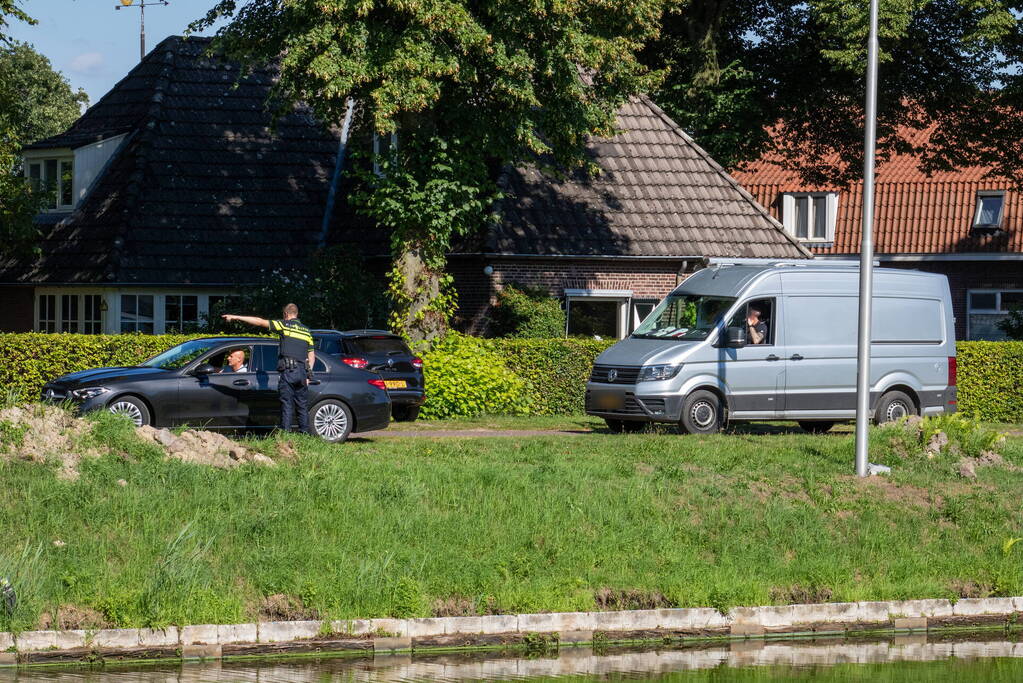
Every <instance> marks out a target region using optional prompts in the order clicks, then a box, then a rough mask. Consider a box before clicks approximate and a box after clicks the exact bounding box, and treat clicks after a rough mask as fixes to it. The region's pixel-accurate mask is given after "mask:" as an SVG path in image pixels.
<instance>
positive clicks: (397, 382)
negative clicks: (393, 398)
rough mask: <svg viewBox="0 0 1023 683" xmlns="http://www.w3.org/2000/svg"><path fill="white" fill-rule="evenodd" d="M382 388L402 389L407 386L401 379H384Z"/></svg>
mask: <svg viewBox="0 0 1023 683" xmlns="http://www.w3.org/2000/svg"><path fill="white" fill-rule="evenodd" d="M384 386H385V387H387V388H388V389H404V388H406V387H407V386H408V382H406V381H405V380H403V379H385V380H384Z"/></svg>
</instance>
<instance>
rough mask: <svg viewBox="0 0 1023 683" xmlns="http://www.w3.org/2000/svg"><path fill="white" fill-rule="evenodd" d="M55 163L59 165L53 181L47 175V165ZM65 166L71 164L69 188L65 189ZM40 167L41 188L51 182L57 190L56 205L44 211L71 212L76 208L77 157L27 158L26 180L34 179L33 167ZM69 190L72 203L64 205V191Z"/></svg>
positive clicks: (59, 155) (63, 155)
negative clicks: (63, 169)
mask: <svg viewBox="0 0 1023 683" xmlns="http://www.w3.org/2000/svg"><path fill="white" fill-rule="evenodd" d="M49 161H53V162H55V163H56V164H57V166H56V168H57V177H56V179H51V178H49V177H48V174H47V173H46V163H47V162H49ZM63 164H71V177H70V178H69V179H68V186H67V188H65V187H64V177H63V174H62V173H61V166H62V165H63ZM33 166H39V183H40V185H41V186H45V185H48V184H49V183H50V182H51V181H53V182H55V185H54V188H55V189H56V192H57V194H56V197H55V198H54V204H53V205H52V206H50V205H47V206H46V208H44V209H43V211H45V212H58V211H71V210H72V209H74V208H75V187H74V185H75V156H74V154H58V155H53V154H51V155H48V156H26V157H25V161H24V170H23V172H24V174H25V178H27V179H29V180H31V179H32V167H33ZM65 189H67V191H68V193H69V194H70V195H71V203H70V204H66V203H64V201H63V199H64V190H65Z"/></svg>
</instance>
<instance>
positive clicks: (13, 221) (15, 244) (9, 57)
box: [0, 7, 89, 252]
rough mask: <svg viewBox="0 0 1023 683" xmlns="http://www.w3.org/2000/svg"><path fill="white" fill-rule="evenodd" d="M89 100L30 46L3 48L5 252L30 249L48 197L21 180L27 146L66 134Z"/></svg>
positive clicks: (1, 225) (0, 174)
mask: <svg viewBox="0 0 1023 683" xmlns="http://www.w3.org/2000/svg"><path fill="white" fill-rule="evenodd" d="M6 9H7V8H6V7H0V10H2V11H6ZM0 28H2V26H0ZM88 102H89V98H88V96H87V95H86V94H85V91H84V90H81V89H79V90H78V91H77V92H74V91H73V90H72V89H71V85H70V84H69V83H68V81H67V79H66V78H64V76H63V74H61V73H60V72H58V71H54V70H53V67H52V65H51V64H50V60H49V59H47V58H46V57H44V56H43V55H41V54H39V53H38V52H36V51H35V50H34V49H33V48H32V46H31V45H28V44H26V43H19V42H17V41H11V42H8V43H7V44H5V45H0V252H10V251H17V250H21V249H24V248H26V247H27V246H30V244H31V241H32V239H33V237H34V236H35V229H34V228H33V226H32V217H33V216H35V215H36V214H37V213H38V212H39V210H40V209H41V208H42V206H43V203H44V200H45V199H46V197H45V196H44V194H43V192H42V191H36V190H35V189H33V188H32V187H30V186H29V185H28V183H26V182H25V180H24V178H23V176H22V173H21V163H20V159H21V149H22V147H24V146H25V145H26V144H29V143H32V142H35V141H37V140H40V139H43V138H46V137H49V136H51V135H56V134H57V133H60V132H63V131H64V130H66V129H67V128H68V127H69V126H70V125H71V124H72V123H74V121H75V120H76V119H77V118H78V116H79V115H80V113H81V107H82V105H86V104H88Z"/></svg>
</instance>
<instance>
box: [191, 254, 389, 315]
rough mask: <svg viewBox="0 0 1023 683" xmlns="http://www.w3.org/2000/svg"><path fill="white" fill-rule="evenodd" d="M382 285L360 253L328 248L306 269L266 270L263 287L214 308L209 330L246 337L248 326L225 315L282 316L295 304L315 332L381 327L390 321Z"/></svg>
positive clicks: (252, 289)
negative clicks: (222, 316) (287, 306)
mask: <svg viewBox="0 0 1023 683" xmlns="http://www.w3.org/2000/svg"><path fill="white" fill-rule="evenodd" d="M382 284H383V283H382V281H381V278H380V277H378V276H374V275H373V274H372V273H371V272H370V271H369V270H368V269H367V267H366V264H365V263H364V262H363V260H362V258H361V257H359V255H358V254H353V253H350V252H345V251H342V250H341V249H338V248H331V249H325V250H323V251H321V252H318V253H316V254H314V255H313V258H312V259H311V260H310V263H309V268H308V269H307V270H305V271H296V270H294V269H291V268H275V269H273V270H267V271H263V272H261V273H260V278H259V282H258V283H257V284H255V285H253V286H251V287H246V288H245V289H243V290H242V291H241V292H240V294H239V295H238V296H237V297H234V298H232V299H228V300H225V301H221V302H218V303H217V304H216V305H215V306H211V308H210V315H209V319H208V320H207V321H206V325H205V328H206V329H208V330H210V331H214V332H236V333H244V332H246V329H247V328H246V327H245V325H243V324H242V323H224V322H223V321H222V320H221V318H220V315H221V314H222V313H242V314H244V315H258V316H261V317H265V318H279V317H280V315H281V309H282V308H284V306H285V305H286V304H289V303H294V304H297V305H298V310H299V317H300V318H301V319H302V322H303V323H304V324H305V325H307V326H309V327H311V328H326V329H334V330H350V329H357V328H374V327H381V326H382V325H384V324H385V323H386V321H387V300H386V297H385V296H384V294H383V291H382V290H383V288H382V286H381V285H382ZM186 331H187V330H186ZM248 331H251V328H248Z"/></svg>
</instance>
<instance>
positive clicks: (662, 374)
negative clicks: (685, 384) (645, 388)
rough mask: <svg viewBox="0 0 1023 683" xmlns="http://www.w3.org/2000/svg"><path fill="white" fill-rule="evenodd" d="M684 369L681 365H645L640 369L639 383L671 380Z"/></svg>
mask: <svg viewBox="0 0 1023 683" xmlns="http://www.w3.org/2000/svg"><path fill="white" fill-rule="evenodd" d="M681 369H682V364H681V363H675V364H669V363H665V364H663V365H644V366H643V367H641V368H640V369H639V378H638V379H637V380H636V381H638V382H657V381H660V380H664V379H671V378H672V377H674V376H675V375H677V374H678V371H679V370H681Z"/></svg>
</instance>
